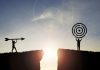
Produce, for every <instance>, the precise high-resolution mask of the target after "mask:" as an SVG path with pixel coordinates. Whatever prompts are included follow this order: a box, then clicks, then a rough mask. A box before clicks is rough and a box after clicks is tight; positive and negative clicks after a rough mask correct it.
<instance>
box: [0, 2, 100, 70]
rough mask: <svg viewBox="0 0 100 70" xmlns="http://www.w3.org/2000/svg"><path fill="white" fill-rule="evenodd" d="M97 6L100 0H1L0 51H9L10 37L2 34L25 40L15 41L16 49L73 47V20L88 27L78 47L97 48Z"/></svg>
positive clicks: (99, 39) (99, 46)
mask: <svg viewBox="0 0 100 70" xmlns="http://www.w3.org/2000/svg"><path fill="white" fill-rule="evenodd" d="M99 7H100V0H0V52H1V53H5V52H11V48H12V47H11V41H7V42H6V41H4V38H20V37H24V38H25V40H24V41H18V43H17V44H16V48H17V50H18V51H19V52H22V51H30V50H39V49H43V48H46V47H50V48H65V49H75V50H76V49H77V47H76V46H77V44H76V40H75V37H74V36H73V35H72V26H73V25H74V24H76V23H84V24H85V25H86V27H87V30H88V32H87V35H86V36H85V37H84V38H83V39H82V41H81V50H85V51H96V52H97V51H100V23H99V21H100V8H99ZM45 70H46V69H45ZM51 70H53V69H51Z"/></svg>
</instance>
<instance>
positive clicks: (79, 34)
mask: <svg viewBox="0 0 100 70" xmlns="http://www.w3.org/2000/svg"><path fill="white" fill-rule="evenodd" d="M86 33H87V28H86V26H85V25H84V24H83V23H76V24H75V25H74V26H73V27H72V34H73V35H74V36H75V37H76V38H83V37H84V36H85V35H86Z"/></svg>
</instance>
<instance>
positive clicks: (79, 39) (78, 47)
mask: <svg viewBox="0 0 100 70" xmlns="http://www.w3.org/2000/svg"><path fill="white" fill-rule="evenodd" d="M81 40H82V38H76V41H77V50H79V51H80V42H81Z"/></svg>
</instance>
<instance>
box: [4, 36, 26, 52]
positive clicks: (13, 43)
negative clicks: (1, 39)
mask: <svg viewBox="0 0 100 70" xmlns="http://www.w3.org/2000/svg"><path fill="white" fill-rule="evenodd" d="M24 39H25V38H23V37H22V38H13V39H9V38H5V41H9V40H11V41H12V53H13V50H14V49H15V51H16V52H17V49H16V47H15V44H16V43H17V40H24Z"/></svg>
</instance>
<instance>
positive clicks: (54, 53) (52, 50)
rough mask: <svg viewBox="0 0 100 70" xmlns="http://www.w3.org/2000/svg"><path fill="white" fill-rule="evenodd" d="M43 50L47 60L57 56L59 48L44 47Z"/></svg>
mask: <svg viewBox="0 0 100 70" xmlns="http://www.w3.org/2000/svg"><path fill="white" fill-rule="evenodd" d="M43 51H44V56H43V58H44V59H45V60H47V59H52V58H56V57H57V49H55V48H44V49H43Z"/></svg>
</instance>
